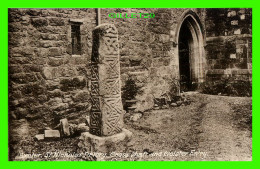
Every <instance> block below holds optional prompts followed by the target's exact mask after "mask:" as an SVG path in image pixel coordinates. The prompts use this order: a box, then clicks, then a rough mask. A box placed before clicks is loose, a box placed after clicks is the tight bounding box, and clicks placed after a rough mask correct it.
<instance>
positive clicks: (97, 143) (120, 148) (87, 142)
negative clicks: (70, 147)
mask: <svg viewBox="0 0 260 169" xmlns="http://www.w3.org/2000/svg"><path fill="white" fill-rule="evenodd" d="M131 137H132V132H130V131H128V130H126V129H122V131H121V132H120V133H117V134H114V135H112V136H107V137H99V136H96V135H93V134H90V133H89V132H85V133H82V134H81V136H80V138H79V139H80V142H79V144H78V146H79V147H80V148H82V149H83V150H85V151H87V152H91V153H93V152H99V153H110V152H124V151H125V150H126V147H127V143H128V142H129V141H130V140H131Z"/></svg>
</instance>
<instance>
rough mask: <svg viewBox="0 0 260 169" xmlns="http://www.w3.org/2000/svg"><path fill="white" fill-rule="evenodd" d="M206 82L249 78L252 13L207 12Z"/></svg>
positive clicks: (225, 10)
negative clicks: (231, 78) (224, 78)
mask: <svg viewBox="0 0 260 169" xmlns="http://www.w3.org/2000/svg"><path fill="white" fill-rule="evenodd" d="M205 50H206V57H207V62H208V71H207V77H208V80H216V79H220V78H222V77H232V76H233V77H235V79H240V80H251V76H252V9H239V8H238V9H237V8H236V9H207V15H206V46H205Z"/></svg>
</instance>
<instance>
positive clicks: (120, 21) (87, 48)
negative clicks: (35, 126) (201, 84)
mask: <svg viewBox="0 0 260 169" xmlns="http://www.w3.org/2000/svg"><path fill="white" fill-rule="evenodd" d="M189 11H190V12H192V13H194V14H195V15H196V16H197V17H198V20H199V22H200V24H201V29H202V33H203V38H204V40H205V42H204V46H205V56H206V61H207V63H205V64H206V66H205V70H203V71H205V73H206V74H207V79H208V80H210V79H212V78H213V79H214V78H215V77H219V76H222V75H223V74H224V75H225V74H231V75H232V74H239V75H240V74H242V75H243V74H246V75H247V74H248V72H250V71H248V70H250V67H251V63H252V59H251V55H252V54H251V29H248V28H250V26H248V25H249V24H251V10H249V9H229V10H227V9H183V8H179V9H174V8H173V9H167V8H163V9H156V8H152V9H146V8H140V9H134V8H133V9H101V23H113V24H115V26H116V27H117V29H118V34H119V36H118V37H119V49H120V65H121V81H122V86H121V87H122V88H124V87H125V86H126V85H127V83H126V82H128V80H129V79H132V81H134V83H135V85H136V86H137V88H139V89H140V91H142V92H140V93H139V94H137V96H136V97H135V100H137V105H136V107H135V108H137V109H140V110H141V109H144V110H147V109H149V108H152V106H153V99H154V97H161V96H162V95H164V94H167V93H169V91H171V90H172V89H171V87H172V86H173V85H177V84H176V81H178V79H179V58H178V31H179V28H180V26H181V23H182V19H183V18H184V17H185V16H184V15H185V14H186V13H187V12H189ZM109 13H123V14H124V13H154V14H155V18H153V19H147V18H138V19H137V18H131V19H130V18H109V17H108V14H109ZM8 16H9V18H8V20H9V24H8V37H9V60H8V62H9V63H8V64H9V113H10V116H9V117H10V118H16V119H19V118H27V119H32V120H33V119H39V118H40V119H42V120H43V122H45V123H51V122H52V123H53V122H54V123H55V120H59V119H60V118H61V117H64V116H66V117H67V118H68V119H69V120H73V119H84V118H83V116H85V115H86V114H87V113H88V112H89V108H90V104H89V87H90V85H89V75H90V71H89V68H90V67H89V63H90V57H91V52H92V30H93V29H94V27H95V26H97V11H96V10H95V9H9V13H8ZM77 31H79V32H80V37H78V36H75V34H77ZM72 44H74V45H72ZM75 44H76V46H75ZM77 44H78V45H77ZM220 46H221V47H220ZM243 77H244V76H243ZM246 77H248V76H246ZM123 91H124V90H123ZM135 102H136V101H135ZM125 104H126V103H125ZM138 105H139V106H138ZM51 119H54V121H51Z"/></svg>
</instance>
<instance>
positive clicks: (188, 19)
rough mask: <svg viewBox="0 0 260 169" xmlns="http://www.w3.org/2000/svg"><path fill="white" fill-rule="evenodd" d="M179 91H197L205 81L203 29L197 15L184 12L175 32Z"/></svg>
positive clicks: (189, 11)
mask: <svg viewBox="0 0 260 169" xmlns="http://www.w3.org/2000/svg"><path fill="white" fill-rule="evenodd" d="M176 38H177V39H176V42H177V50H178V52H177V53H178V64H179V79H180V90H181V91H190V90H196V89H198V86H199V84H200V83H202V82H204V81H205V66H206V60H205V52H204V42H205V41H204V29H203V26H202V24H201V22H200V19H199V17H198V16H197V14H196V13H195V12H193V11H191V10H188V11H186V12H184V14H183V15H182V17H181V20H180V22H179V25H178V27H177V31H176Z"/></svg>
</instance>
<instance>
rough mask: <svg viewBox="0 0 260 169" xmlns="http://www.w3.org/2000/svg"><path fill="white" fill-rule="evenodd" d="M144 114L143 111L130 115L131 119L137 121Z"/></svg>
mask: <svg viewBox="0 0 260 169" xmlns="http://www.w3.org/2000/svg"><path fill="white" fill-rule="evenodd" d="M142 116H143V115H142V113H135V114H133V115H132V116H131V117H130V120H131V121H137V120H139V119H140V118H141V117H142Z"/></svg>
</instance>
